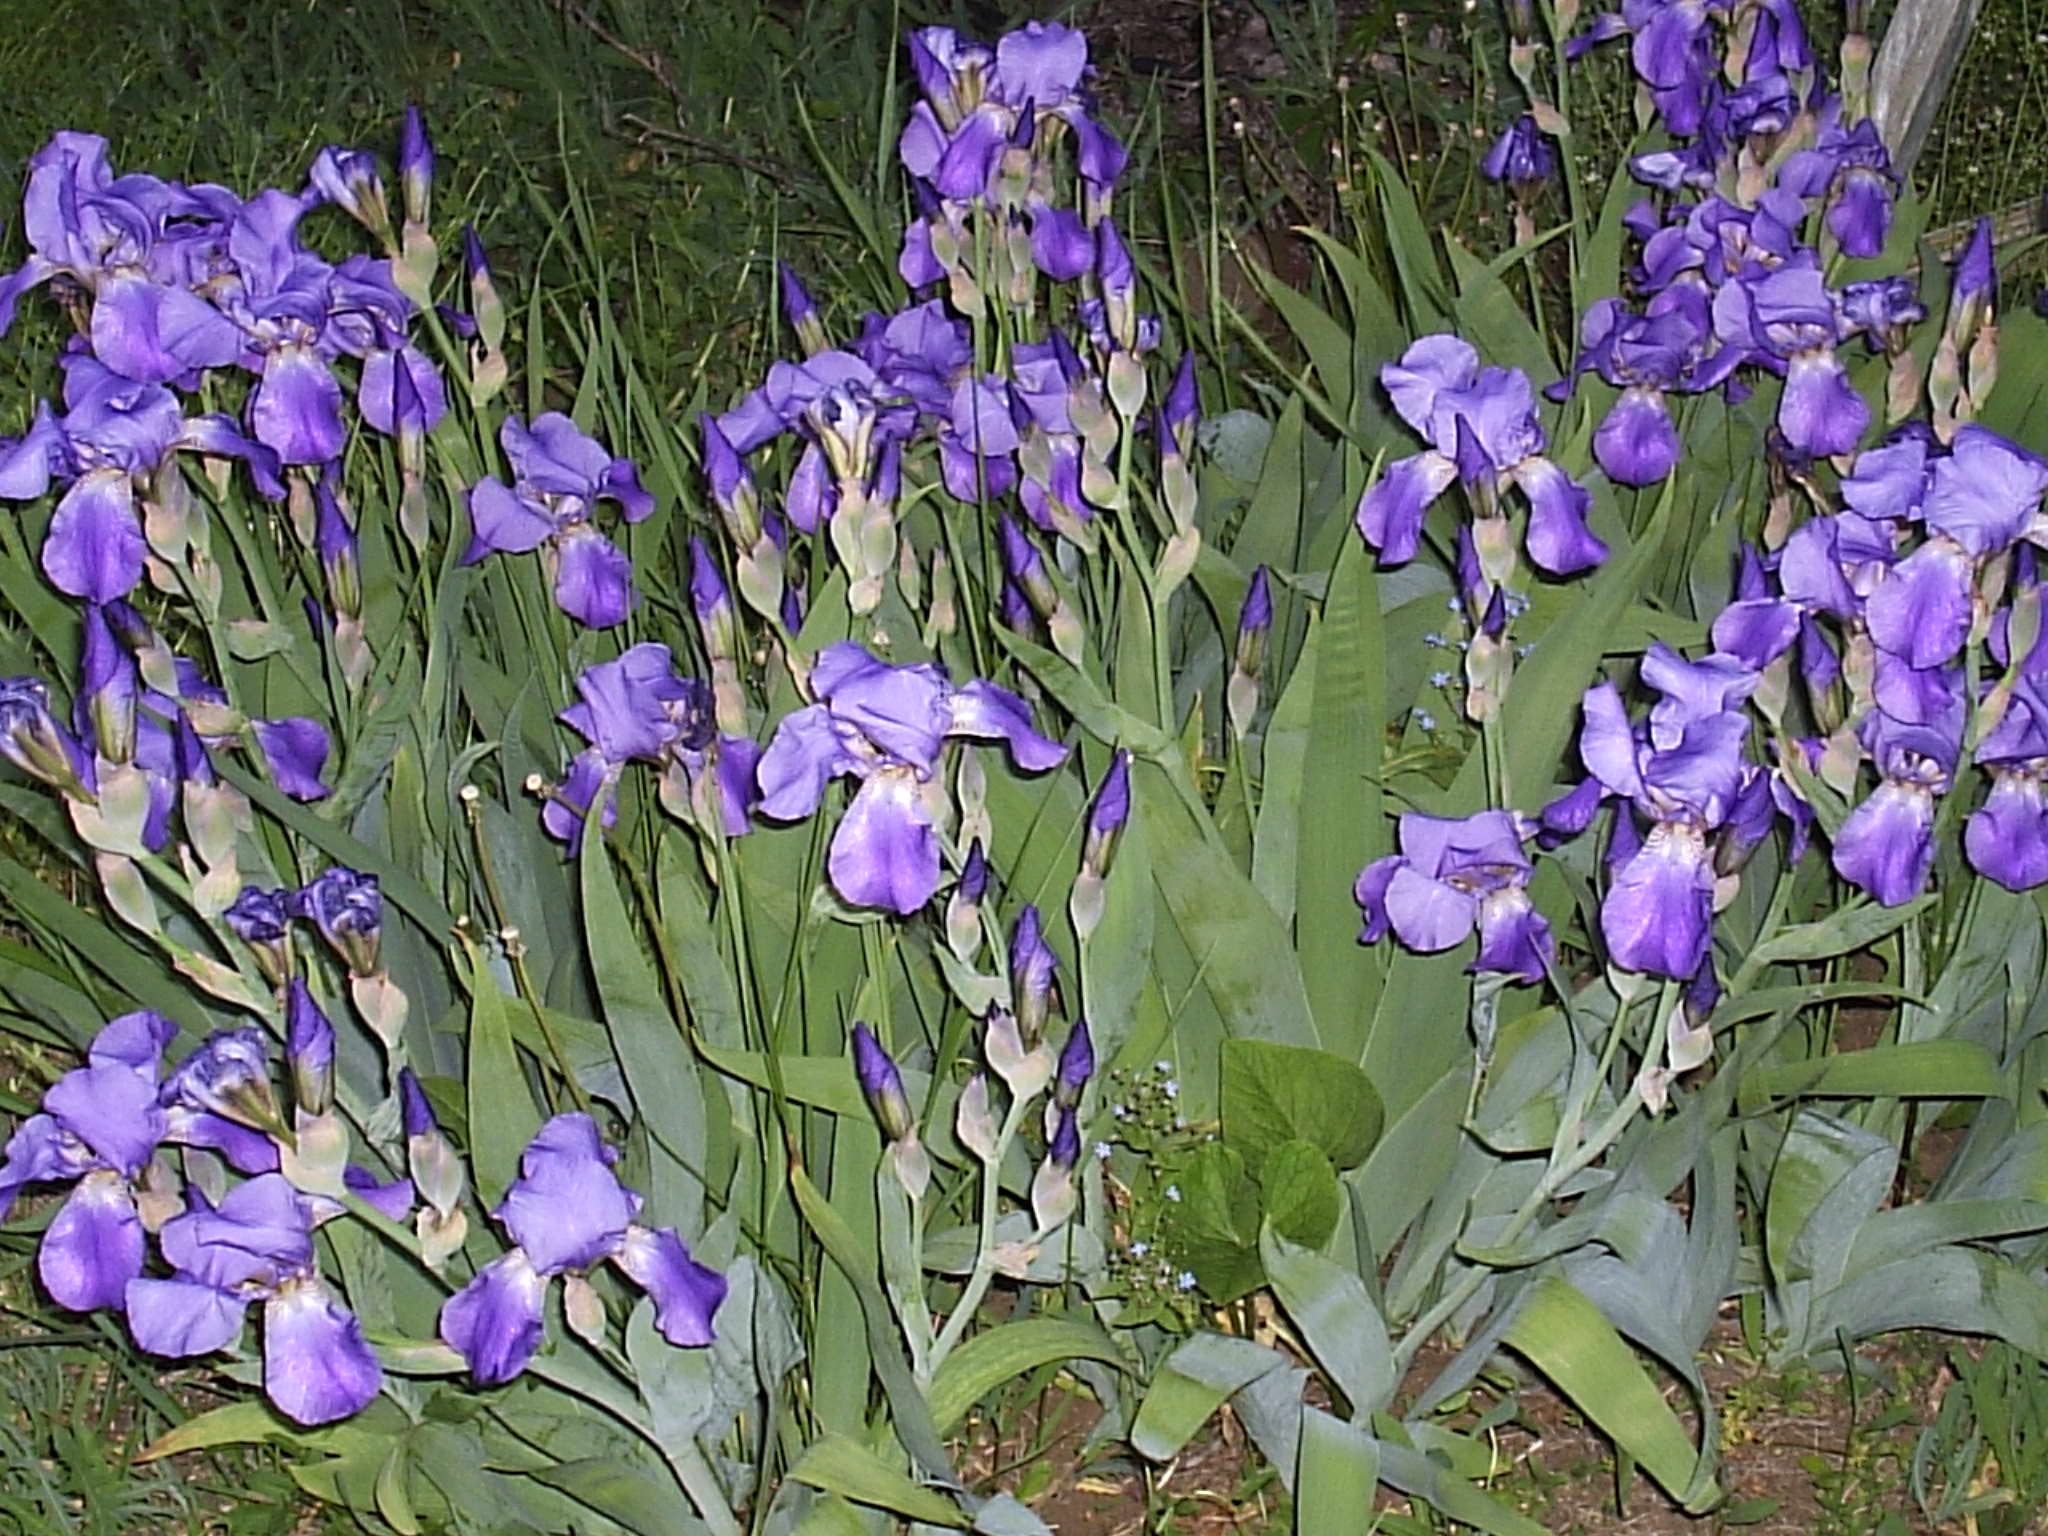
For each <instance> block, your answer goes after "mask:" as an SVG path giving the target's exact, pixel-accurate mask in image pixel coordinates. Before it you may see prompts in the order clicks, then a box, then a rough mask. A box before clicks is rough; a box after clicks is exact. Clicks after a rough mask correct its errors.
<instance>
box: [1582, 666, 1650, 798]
mask: <svg viewBox="0 0 2048 1536" xmlns="http://www.w3.org/2000/svg"><path fill="white" fill-rule="evenodd" d="M1583 709H1584V711H1585V723H1584V724H1583V725H1581V726H1580V728H1579V760H1580V761H1581V762H1583V763H1584V764H1585V765H1586V771H1587V772H1588V773H1590V774H1592V775H1593V777H1594V778H1596V779H1598V780H1599V781H1600V783H1601V784H1602V785H1603V786H1604V787H1605V788H1606V790H1607V792H1608V793H1609V794H1611V795H1626V796H1628V797H1629V798H1630V799H1634V798H1636V797H1638V796H1640V795H1641V794H1642V792H1643V776H1642V771H1641V768H1640V767H1639V766H1638V763H1637V760H1636V738H1635V733H1634V732H1633V731H1631V730H1630V729H1629V723H1628V712H1627V711H1626V710H1624V709H1623V708H1622V704H1621V695H1620V694H1619V693H1617V692H1616V691H1615V687H1614V684H1612V683H1600V684H1597V685H1595V686H1594V687H1591V688H1588V689H1587V690H1586V694H1585V699H1584V703H1583Z"/></svg>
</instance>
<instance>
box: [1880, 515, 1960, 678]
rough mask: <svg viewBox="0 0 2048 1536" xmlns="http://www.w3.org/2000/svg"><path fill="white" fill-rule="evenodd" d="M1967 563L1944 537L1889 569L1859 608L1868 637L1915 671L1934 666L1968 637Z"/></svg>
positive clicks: (1957, 549) (1951, 654)
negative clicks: (1867, 629)
mask: <svg viewBox="0 0 2048 1536" xmlns="http://www.w3.org/2000/svg"><path fill="white" fill-rule="evenodd" d="M1971 566H1972V562H1971V560H1970V557H1969V556H1968V555H1967V554H1966V553H1965V552H1964V551H1963V550H1962V549H1961V548H1959V547H1958V546H1956V545H1954V544H1951V543H1949V542H1948V541H1947V540H1946V539H1931V540H1929V541H1928V542H1927V543H1925V544H1923V545H1921V546H1920V547H1919V548H1918V549H1916V550H1914V551H1913V553H1912V554H1910V555H1908V556H1907V557H1906V558H1905V559H1904V560H1902V561H1900V562H1899V563H1898V564H1897V565H1895V566H1893V567H1892V569H1891V573H1890V575H1889V576H1887V577H1886V579H1885V580H1883V581H1881V582H1879V583H1878V584H1877V588H1876V590H1875V591H1873V592H1872V593H1871V594H1870V596H1869V598H1868V599H1867V600H1866V601H1865V603H1864V605H1863V615H1864V619H1865V621H1866V622H1867V623H1868V624H1869V626H1870V638H1871V639H1872V640H1874V641H1876V642H1877V645H1878V648H1879V649H1880V650H1885V651H1889V652H1891V653H1892V654H1893V655H1895V656H1898V657H1900V658H1901V659H1902V660H1904V661H1905V662H1907V663H1908V664H1909V665H1911V666H1914V667H1917V668H1922V669H1924V668H1928V667H1938V666H1941V665H1942V664H1943V663H1945V662H1947V661H1949V660H1950V659H1951V658H1952V657H1954V656H1955V654H1956V653H1957V652H1958V651H1960V650H1961V649H1962V648H1963V641H1964V640H1965V639H1967V638H1968V636H1969V633H1970V613H1971V597H1970V582H1971V575H1972V570H1971Z"/></svg>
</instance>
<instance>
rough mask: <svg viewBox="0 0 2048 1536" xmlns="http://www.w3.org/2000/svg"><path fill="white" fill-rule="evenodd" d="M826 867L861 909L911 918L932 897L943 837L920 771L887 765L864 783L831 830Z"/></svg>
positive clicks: (840, 890)
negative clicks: (929, 810) (926, 797)
mask: <svg viewBox="0 0 2048 1536" xmlns="http://www.w3.org/2000/svg"><path fill="white" fill-rule="evenodd" d="M826 865H827V868H828V870H829V872H830V874H831V876H832V888H833V889H834V890H836V891H837V892H838V893H839V894H840V896H842V897H843V898H844V899H845V900H846V901H847V902H849V903H850V904H852V905H853V906H856V907H881V908H885V909H887V910H889V911H892V912H896V913H899V914H903V915H906V916H907V915H908V914H910V913H912V912H915V911H917V910H918V909H919V908H920V907H922V906H923V905H924V904H925V903H926V902H928V901H930V900H931V899H932V893H933V892H934V891H936V890H937V889H938V888H939V839H938V835H937V834H936V833H935V832H933V830H932V824H931V821H930V820H929V818H928V817H927V816H926V814H925V810H924V804H923V797H922V795H921V793H920V786H919V784H918V782H917V779H916V777H915V775H913V774H912V773H910V772H909V771H908V770H905V769H900V768H888V769H883V770H882V771H881V772H880V773H877V774H874V775H873V776H871V777H870V778H869V779H868V780H867V782H866V783H864V784H862V785H861V787H860V792H859V793H858V794H856V795H855V796H854V797H853V803H852V804H851V805H849V806H848V807H847V808H846V815H845V816H844V817H843V818H841V820H840V823H839V826H838V829H837V830H836V831H835V832H834V833H833V834H832V849H831V853H830V855H829V856H828V858H827V860H826Z"/></svg>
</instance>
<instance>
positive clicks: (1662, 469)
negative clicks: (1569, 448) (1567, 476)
mask: <svg viewBox="0 0 2048 1536" xmlns="http://www.w3.org/2000/svg"><path fill="white" fill-rule="evenodd" d="M1679 451H1680V449H1679V441H1678V428H1677V427H1676V426H1674V425H1673V424H1672V421H1671V413H1670V412H1669V411H1668V410H1666V409H1665V408H1664V393H1663V391H1662V390H1656V389H1650V388H1647V387H1645V386H1643V385H1640V384H1638V385H1632V386H1630V387H1629V388H1627V389H1625V390H1623V391H1622V392H1621V398H1620V399H1619V400H1617V401H1615V402H1614V408H1613V409H1612V410H1610V411H1609V412H1608V413H1607V415H1606V417H1605V418H1604V419H1603V420H1602V421H1601V423H1600V430H1599V431H1597V432H1595V433H1594V434H1593V457H1594V458H1596V459H1598V460H1599V461H1600V467H1601V468H1602V469H1603V470H1605V471H1606V472H1607V478H1608V479H1610V480H1613V481H1616V482H1618V483H1619V484H1622V485H1654V484H1656V483H1657V482H1658V481H1659V480H1662V479H1663V478H1664V477H1665V476H1666V475H1668V474H1670V473H1671V469H1672V466H1673V465H1675V464H1676V463H1677V462H1678V455H1679Z"/></svg>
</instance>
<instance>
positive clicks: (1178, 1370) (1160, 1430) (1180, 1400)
mask: <svg viewBox="0 0 2048 1536" xmlns="http://www.w3.org/2000/svg"><path fill="white" fill-rule="evenodd" d="M1286 1366H1287V1357H1286V1356H1284V1355H1282V1354H1280V1353H1279V1352H1278V1351H1277V1350H1271V1349H1268V1348H1266V1346H1265V1345H1263V1344H1254V1343H1253V1342H1252V1341H1251V1340H1250V1339H1240V1338H1232V1337H1228V1336H1226V1335H1224V1334H1220V1333H1198V1334H1196V1335H1194V1337H1192V1338H1190V1339H1188V1340H1187V1341H1186V1342H1184V1343H1183V1344H1181V1345H1180V1347H1179V1348H1177V1349H1175V1350H1174V1352H1173V1353H1172V1354H1171V1355H1168V1356H1167V1357H1166V1359H1165V1360H1164V1361H1162V1362H1161V1364H1160V1366H1159V1369H1158V1371H1157V1372H1156V1373H1155V1374H1154V1375H1153V1377H1152V1386H1151V1388H1150V1390H1148V1391H1147V1392H1146V1393H1145V1401H1144V1402H1143V1404H1141V1405H1140V1406H1139V1408H1138V1417H1137V1420H1136V1422H1135V1423H1133V1424H1132V1425H1131V1447H1132V1449H1133V1450H1135V1451H1137V1453H1138V1454H1139V1455H1140V1456H1144V1457H1146V1458H1148V1459H1149V1460H1152V1461H1169V1460H1171V1459H1172V1458H1173V1457H1175V1456H1177V1455H1179V1454H1180V1448H1181V1447H1182V1446H1184V1445H1186V1444H1187V1443H1188V1441H1189V1440H1190V1439H1192V1438H1193V1436H1194V1433H1195V1431H1196V1430H1198V1429H1200V1428H1201V1427H1202V1426H1203V1425H1204V1424H1205V1423H1207V1422H1208V1419H1209V1415H1210V1414H1212V1413H1214V1412H1215V1411H1216V1410H1217V1409H1218V1408H1220V1407H1221V1406H1222V1405H1223V1402H1224V1400H1225V1399H1226V1398H1228V1397H1229V1396H1230V1395H1231V1394H1232V1393H1233V1392H1236V1391H1237V1390H1238V1389H1240V1388H1241V1387H1244V1386H1246V1385H1248V1384H1249V1383H1251V1382H1253V1381H1255V1380H1257V1379H1258V1378H1259V1377H1261V1376H1263V1375H1265V1374H1266V1373H1267V1372H1268V1371H1272V1370H1282V1369H1285V1368H1286Z"/></svg>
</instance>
